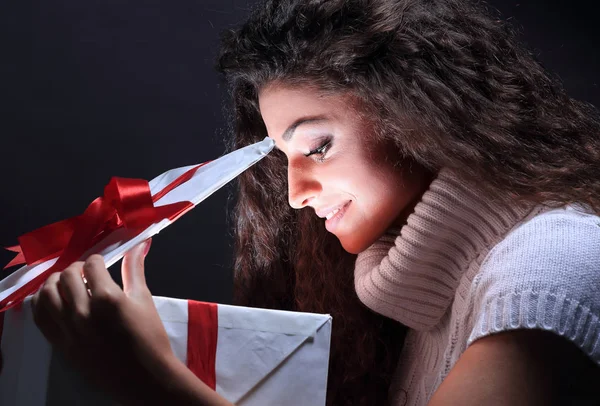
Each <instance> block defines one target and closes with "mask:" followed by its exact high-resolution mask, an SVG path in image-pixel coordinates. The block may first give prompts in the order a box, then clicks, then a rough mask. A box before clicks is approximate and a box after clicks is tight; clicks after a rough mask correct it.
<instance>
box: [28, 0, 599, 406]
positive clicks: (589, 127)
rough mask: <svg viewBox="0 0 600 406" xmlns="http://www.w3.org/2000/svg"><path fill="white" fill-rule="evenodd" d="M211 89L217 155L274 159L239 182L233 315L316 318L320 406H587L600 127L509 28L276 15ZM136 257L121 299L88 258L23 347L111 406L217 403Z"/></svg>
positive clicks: (317, 2)
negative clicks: (58, 364)
mask: <svg viewBox="0 0 600 406" xmlns="http://www.w3.org/2000/svg"><path fill="white" fill-rule="evenodd" d="M219 69H220V70H221V72H223V73H224V75H225V76H226V77H227V79H228V81H229V84H230V85H231V95H232V99H233V103H234V106H233V109H232V122H233V123H234V133H235V136H234V142H233V143H232V146H233V147H241V146H244V145H247V144H249V143H252V142H255V141H258V140H260V139H262V138H263V137H264V136H266V135H268V136H270V137H272V138H273V139H274V140H275V142H276V145H277V150H276V151H274V152H273V153H271V154H270V155H269V156H267V157H266V158H265V159H264V160H263V161H261V162H260V163H259V164H258V165H256V166H255V167H253V168H251V169H250V170H248V171H246V172H245V173H244V174H243V175H241V176H240V178H239V186H240V188H239V200H238V203H237V207H236V210H235V221H236V236H237V256H236V267H235V269H236V294H237V301H238V303H240V304H245V305H251V306H264V307H274V308H281V309H292V310H300V311H316V312H329V313H331V314H332V315H333V316H334V336H333V345H332V351H333V352H332V358H331V369H330V378H329V391H328V402H329V403H330V404H339V405H375V404H386V403H387V404H391V405H425V404H428V405H433V406H439V405H552V404H557V405H558V404H560V405H565V404H577V405H586V404H590V405H591V404H598V403H597V402H599V401H600V398H599V397H598V391H597V388H596V386H597V382H600V374H599V372H598V371H599V364H600V217H599V216H598V213H599V211H600V176H599V175H600V118H599V114H598V111H597V110H595V109H594V108H593V107H592V106H589V105H586V104H584V103H581V102H579V101H576V100H573V99H572V98H570V97H569V96H568V95H567V94H566V93H565V91H564V90H563V88H562V87H561V85H560V84H559V82H558V81H557V80H555V79H553V78H552V77H551V76H550V75H549V74H548V73H547V72H546V71H544V69H543V68H542V67H541V65H540V64H539V63H538V62H536V60H535V59H534V57H533V56H532V55H531V54H530V53H529V52H528V51H526V50H525V49H524V48H523V47H521V46H520V45H519V43H518V41H517V39H516V38H515V35H514V34H513V32H512V31H511V29H510V27H509V26H508V25H506V24H504V23H502V22H500V21H499V20H498V19H497V18H496V17H495V16H494V15H493V14H491V13H490V12H488V11H486V10H485V9H483V8H482V6H481V5H480V4H479V2H477V4H475V2H471V1H466V0H329V1H325V0H314V1H307V0H305V1H301V0H296V1H294V0H283V1H274V0H273V1H267V2H266V3H264V4H263V5H261V6H260V7H258V8H257V9H256V10H255V12H254V13H253V14H252V15H251V17H250V18H249V19H248V21H247V22H246V23H245V24H244V25H243V26H242V27H241V28H239V29H236V30H232V31H230V32H228V33H227V34H226V35H225V36H224V39H223V48H222V53H221V55H220V59H219ZM143 251H144V247H142V246H140V247H137V248H136V249H134V250H133V251H132V252H130V253H129V254H128V255H127V256H126V257H125V259H124V261H123V273H124V277H123V279H124V289H123V290H121V289H120V288H119V287H118V286H117V285H116V284H115V283H114V282H113V281H112V279H111V278H110V276H109V274H108V273H107V271H106V269H105V267H104V264H103V262H102V259H101V258H99V257H97V256H92V257H90V259H88V260H87V261H86V262H85V263H76V264H73V265H72V266H71V267H70V268H68V269H67V270H65V271H64V272H62V273H61V274H60V275H56V274H55V275H53V276H52V277H50V279H49V280H48V282H47V283H46V284H45V286H44V287H43V288H42V289H41V290H40V292H39V293H38V294H37V295H36V297H35V299H34V310H35V315H36V320H37V322H38V324H39V326H40V328H41V329H42V331H44V333H45V334H46V336H47V337H48V339H49V340H50V341H51V342H53V343H54V344H55V345H57V346H58V347H60V348H62V349H63V351H64V352H65V353H66V354H67V355H68V356H69V357H70V358H71V359H73V361H74V362H75V363H77V364H78V365H80V367H81V369H82V371H84V372H85V373H86V374H87V375H88V376H89V377H90V378H91V379H95V380H96V381H98V382H100V383H101V384H102V385H104V387H105V388H107V389H109V390H112V391H114V392H115V393H117V394H119V395H120V396H121V398H122V399H123V400H124V401H125V402H135V401H136V400H137V401H138V402H140V403H142V404H148V403H165V404H167V403H168V404H205V405H212V404H214V405H217V404H227V402H226V401H224V400H223V399H221V398H219V396H217V395H216V394H215V393H214V392H212V391H211V390H209V389H208V388H207V387H206V386H205V385H204V384H203V383H202V382H200V381H199V380H198V379H196V377H195V376H194V375H193V374H191V372H189V371H188V370H187V369H186V368H185V366H183V365H182V364H181V363H179V362H178V361H176V360H175V357H174V356H173V354H172V352H171V350H170V346H169V343H168V340H167V338H166V334H165V332H164V329H163V328H162V325H161V323H160V320H159V319H158V317H157V315H156V311H155V309H154V307H153V305H152V301H151V298H150V293H149V291H148V288H147V287H146V285H145V281H144V276H143V257H144V255H143ZM82 274H83V275H85V277H86V279H87V288H89V289H90V291H91V296H90V295H88V293H87V291H86V285H85V284H84V283H83V281H82V278H81V275H82ZM94 331H102V332H103V336H102V337H101V338H98V337H96V336H95V335H94V333H93V332H94ZM307 373H308V372H307ZM593 383H596V385H593ZM140 388H143V390H141V389H140Z"/></svg>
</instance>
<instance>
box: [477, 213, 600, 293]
mask: <svg viewBox="0 0 600 406" xmlns="http://www.w3.org/2000/svg"><path fill="white" fill-rule="evenodd" d="M477 277H478V278H479V279H480V283H483V282H486V281H487V282H488V283H489V282H493V281H496V282H501V284H507V285H509V286H510V287H511V288H513V289H517V290H519V289H528V290H544V289H545V290H548V289H550V290H552V291H553V292H554V293H559V292H561V291H562V292H563V293H568V292H569V291H572V290H582V291H585V290H586V289H589V288H595V289H592V290H595V292H594V293H595V295H594V298H590V299H595V301H596V302H599V301H600V295H599V294H598V289H600V216H598V215H596V214H594V213H593V212H592V211H591V210H589V209H587V208H586V207H585V206H581V205H570V206H566V207H562V208H556V209H543V210H540V211H539V212H538V214H536V215H534V216H532V217H530V218H529V219H527V220H526V221H524V222H522V223H521V224H519V225H518V226H516V227H515V228H514V229H513V230H511V232H509V233H508V234H507V235H506V236H505V238H504V239H503V240H502V241H500V242H499V243H498V244H497V245H496V246H495V247H494V248H493V249H492V250H491V251H490V252H489V254H488V255H487V257H486V258H485V260H484V261H483V263H482V266H481V269H480V272H479V274H478V275H477ZM584 285H587V286H584ZM590 293H592V292H590Z"/></svg>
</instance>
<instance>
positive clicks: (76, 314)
mask: <svg viewBox="0 0 600 406" xmlns="http://www.w3.org/2000/svg"><path fill="white" fill-rule="evenodd" d="M83 264H84V263H83V262H75V263H73V264H72V265H71V266H69V267H67V269H65V270H64V271H62V272H61V273H60V279H59V281H58V289H59V291H60V293H61V294H62V297H63V298H64V299H65V302H66V303H65V308H66V309H65V313H68V317H66V320H65V321H67V322H68V321H70V322H71V324H72V327H73V328H75V330H76V331H77V332H78V333H80V334H83V335H87V331H88V325H87V324H88V319H89V317H90V295H89V294H88V290H87V287H86V285H85V283H84V281H83ZM67 310H68V311H67Z"/></svg>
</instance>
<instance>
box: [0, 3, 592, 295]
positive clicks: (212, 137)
mask: <svg viewBox="0 0 600 406" xmlns="http://www.w3.org/2000/svg"><path fill="white" fill-rule="evenodd" d="M253 3H254V2H247V1H241V0H196V1H189V0H177V1H167V0H154V1H140V0H137V1H135V0H134V1H123V0H119V1H115V0H103V1H97V0H86V1H78V0H44V1H38V0H20V1H18V0H5V1H4V2H2V4H1V5H0V100H1V101H2V104H1V106H0V107H1V109H0V136H1V138H0V139H1V144H0V151H1V153H2V156H1V159H0V172H1V173H2V177H1V178H0V196H1V200H0V213H1V214H0V218H1V223H0V245H2V246H8V245H14V244H16V243H17V240H16V238H17V236H19V235H20V234H22V233H25V232H28V231H31V230H33V229H35V228H38V227H40V226H43V225H45V224H49V223H51V222H54V221H58V220H61V219H63V218H67V217H71V216H74V215H78V214H80V213H81V212H83V210H84V209H85V208H86V207H87V205H88V204H89V203H90V202H91V201H92V200H93V199H94V198H96V197H97V196H99V195H101V194H102V191H103V189H104V186H105V185H106V183H108V181H109V180H110V178H111V177H112V176H122V177H133V178H144V179H152V178H153V177H155V176H157V175H159V174H160V173H162V172H164V171H166V170H168V169H171V168H175V167H180V166H185V165H191V164H196V163H200V162H204V161H207V160H210V159H214V158H216V157H218V156H220V155H221V154H222V153H223V151H224V149H225V144H224V139H225V137H226V136H227V123H226V122H225V119H224V115H223V106H224V101H225V97H226V95H225V91H224V89H223V88H222V86H220V84H219V79H218V77H217V75H216V73H215V71H214V69H213V64H214V56H215V54H216V51H217V47H218V37H219V33H220V32H221V31H222V30H223V29H226V28H228V27H231V26H234V25H237V24H239V23H240V22H242V21H243V19H244V17H245V16H246V15H247V13H248V11H249V8H250V7H251V5H252V4H253ZM491 3H492V4H493V5H494V6H496V7H497V8H498V9H500V10H501V11H502V13H503V15H504V17H505V18H512V19H514V20H515V21H516V23H517V24H518V26H520V27H521V28H522V33H523V38H524V40H525V41H526V42H527V43H528V44H529V46H530V48H532V49H534V50H535V51H536V53H537V54H538V55H539V58H540V59H541V60H542V61H543V62H544V64H545V65H546V66H547V67H548V68H549V69H551V70H553V71H554V72H556V73H558V74H559V75H560V77H561V78H562V80H563V81H564V83H565V86H566V87H567V89H568V90H569V91H570V93H571V94H572V95H573V96H575V97H577V98H580V99H584V100H587V101H589V102H591V103H593V104H595V105H596V106H600V89H599V83H600V56H599V54H598V51H599V49H598V48H599V46H598V45H599V41H598V39H599V37H600V29H599V24H598V18H597V14H596V13H595V7H594V1H582V0H569V1H565V0H561V1H550V0H540V1H522V2H520V3H519V2H518V1H515V0H511V1H508V0H493V1H491ZM233 191H234V190H233V187H232V185H229V186H228V187H226V188H223V189H221V190H220V191H219V192H217V193H216V194H215V195H213V196H212V197H210V198H209V199H208V200H206V201H205V202H203V203H201V204H200V205H199V206H198V207H196V208H195V209H194V210H192V211H191V212H189V213H188V214H186V216H185V217H183V218H182V219H180V220H179V221H177V222H176V223H174V224H173V225H171V226H170V227H169V228H167V229H165V230H164V231H162V232H161V233H160V234H159V235H157V236H155V237H154V241H153V244H152V249H151V251H150V254H149V256H148V258H147V260H146V273H147V280H148V284H149V286H150V289H151V290H152V292H153V294H155V295H161V296H172V297H179V298H189V299H197V300H206V301H216V302H220V303H230V301H231V293H232V292H231V284H232V272H231V268H232V258H233V257H232V252H233V249H232V238H231V226H230V222H229V221H228V219H227V211H228V210H229V209H230V208H231V207H232V193H233ZM11 258H12V255H11V254H10V253H9V252H0V264H1V265H2V266H3V265H4V264H5V263H7V262H8V261H9V260H10V259H11ZM119 269H120V265H119V264H117V265H114V266H113V267H112V269H111V271H112V272H113V273H114V274H117V273H118V271H119ZM7 274H8V272H7V271H4V275H7Z"/></svg>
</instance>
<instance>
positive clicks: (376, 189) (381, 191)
mask: <svg viewBox="0 0 600 406" xmlns="http://www.w3.org/2000/svg"><path fill="white" fill-rule="evenodd" d="M259 104H260V111H261V115H262V118H263V120H264V122H265V125H266V127H267V131H268V134H269V137H270V138H272V139H273V140H275V144H276V147H277V148H278V149H280V150H281V151H283V153H285V155H286V156H287V159H288V168H287V170H288V183H289V186H288V197H289V202H290V205H291V206H292V207H293V208H296V209H301V208H304V207H307V206H309V207H312V208H313V209H314V211H315V214H316V215H317V216H319V217H321V218H323V221H324V222H325V227H326V228H327V230H329V232H331V233H333V234H335V235H336V236H337V237H338V239H339V240H340V242H341V244H342V246H343V247H344V249H345V250H346V251H348V252H351V253H355V254H356V253H359V252H361V251H363V250H365V249H366V248H368V247H369V246H370V245H371V244H372V243H373V242H375V241H376V240H377V239H378V238H379V237H380V236H381V235H382V234H383V233H384V232H385V230H386V229H388V228H389V227H390V226H392V225H401V224H402V223H403V222H404V219H405V218H406V216H407V215H408V214H410V213H409V211H410V210H411V209H412V207H413V206H414V204H415V202H416V201H418V199H419V197H420V196H421V195H422V194H423V192H424V191H425V190H426V188H427V186H428V185H429V182H430V180H431V179H430V176H429V175H428V174H426V172H425V171H424V170H422V169H420V168H419V167H417V166H416V165H414V164H413V165H411V167H410V168H404V167H403V166H402V162H400V165H397V167H396V168H394V167H393V165H392V164H391V163H389V162H386V160H385V159H384V157H385V153H386V151H382V150H380V151H377V150H375V148H373V146H372V144H373V143H372V142H369V139H372V138H373V137H371V134H370V131H372V130H371V126H370V125H369V123H368V122H367V121H368V120H365V119H363V118H361V117H360V116H359V115H358V114H357V113H356V110H355V109H354V108H353V107H352V104H351V102H350V101H349V99H348V97H345V96H341V95H336V96H332V95H327V96H325V95H323V94H322V93H320V92H318V91H317V90H314V89H310V88H303V89H298V88H289V87H284V86H279V85H271V86H268V87H266V88H265V89H263V90H262V91H261V93H260V95H259ZM380 149H382V148H380Z"/></svg>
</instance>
